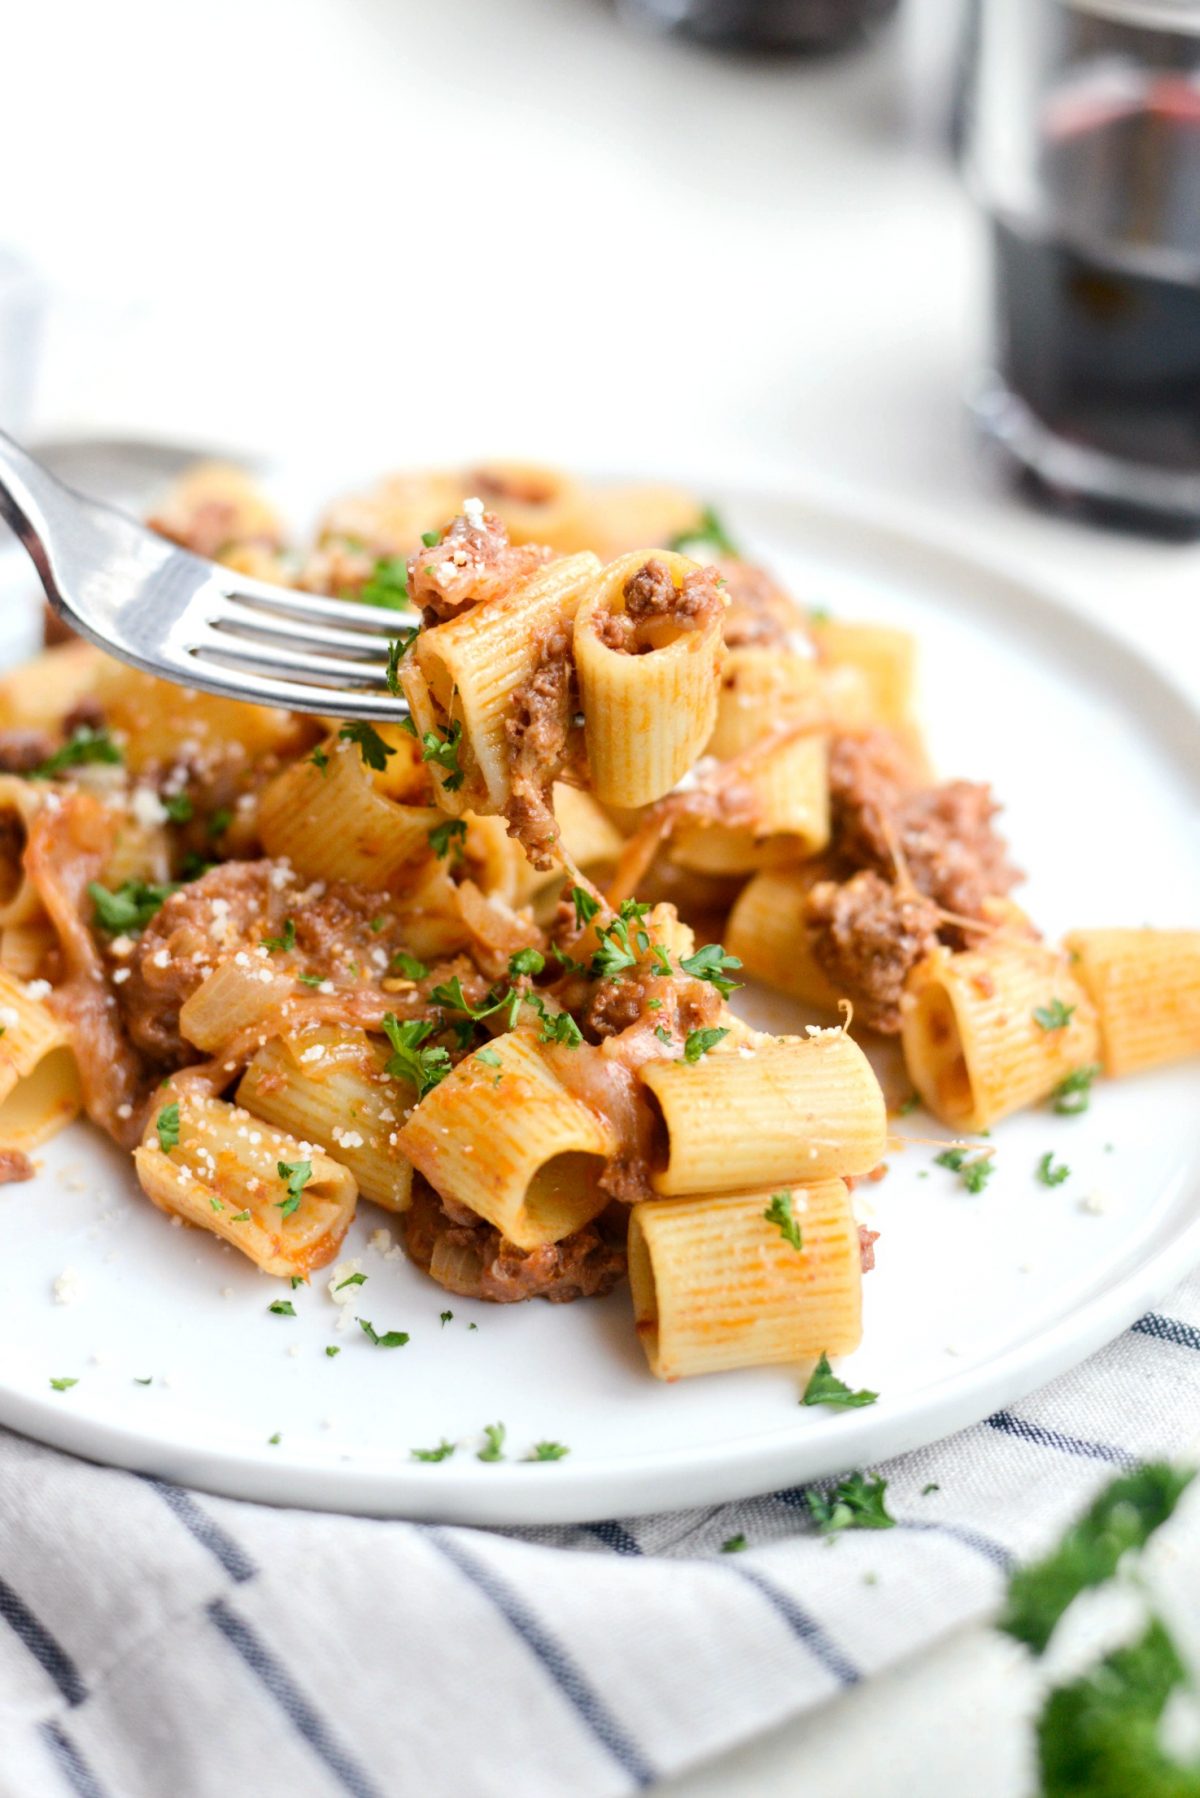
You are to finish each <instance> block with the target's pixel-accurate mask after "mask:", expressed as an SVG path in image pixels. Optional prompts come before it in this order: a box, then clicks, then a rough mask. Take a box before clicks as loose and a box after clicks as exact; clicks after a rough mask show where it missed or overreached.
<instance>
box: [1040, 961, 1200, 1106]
mask: <svg viewBox="0 0 1200 1798" xmlns="http://www.w3.org/2000/svg"><path fill="white" fill-rule="evenodd" d="M1065 947H1066V949H1067V950H1068V952H1069V953H1070V956H1071V960H1072V964H1073V968H1074V972H1075V974H1076V975H1077V976H1078V978H1079V982H1080V984H1081V985H1082V986H1084V987H1086V988H1087V991H1088V993H1089V994H1090V996H1091V999H1092V1003H1093V1004H1094V1005H1095V1007H1096V1011H1097V1013H1098V1015H1099V1019H1100V1047H1101V1051H1102V1054H1103V1059H1104V1068H1105V1072H1106V1073H1108V1074H1112V1075H1114V1076H1116V1075H1120V1074H1136V1073H1137V1072H1138V1071H1139V1070H1140V1069H1142V1068H1153V1067H1158V1066H1159V1065H1160V1064H1161V1063H1162V1062H1166V1061H1182V1060H1183V1059H1184V1057H1185V1056H1188V1055H1200V930H1073V931H1072V932H1071V934H1070V936H1068V937H1067V938H1066V942H1065Z"/></svg>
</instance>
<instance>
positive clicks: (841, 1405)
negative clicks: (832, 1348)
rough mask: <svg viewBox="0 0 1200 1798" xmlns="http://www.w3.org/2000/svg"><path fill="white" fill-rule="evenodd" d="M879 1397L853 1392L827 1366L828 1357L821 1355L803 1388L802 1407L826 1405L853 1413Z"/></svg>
mask: <svg viewBox="0 0 1200 1798" xmlns="http://www.w3.org/2000/svg"><path fill="white" fill-rule="evenodd" d="M878 1397H879V1394H878V1393H877V1392H867V1391H866V1390H865V1389H864V1390H863V1391H861V1392H853V1391H852V1390H851V1389H850V1387H849V1386H847V1385H846V1382H845V1381H844V1380H839V1379H838V1377H837V1375H836V1374H835V1373H834V1372H833V1369H832V1368H831V1367H830V1365H829V1356H828V1355H822V1356H821V1359H820V1360H819V1361H818V1362H817V1365H816V1366H815V1367H814V1368H813V1370H812V1373H811V1374H810V1375H809V1381H808V1385H807V1386H806V1387H805V1388H804V1396H803V1397H802V1398H801V1400H800V1403H801V1404H802V1405H828V1406H829V1407H830V1408H831V1409H833V1410H837V1411H855V1410H858V1409H859V1408H860V1407H861V1406H863V1405H873V1404H874V1403H875V1400H876V1399H877V1398H878Z"/></svg>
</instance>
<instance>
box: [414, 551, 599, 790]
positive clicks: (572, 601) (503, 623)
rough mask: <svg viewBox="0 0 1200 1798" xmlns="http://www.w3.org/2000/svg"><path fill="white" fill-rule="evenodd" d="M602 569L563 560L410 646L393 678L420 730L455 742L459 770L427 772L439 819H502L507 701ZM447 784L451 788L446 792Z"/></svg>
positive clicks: (581, 560)
mask: <svg viewBox="0 0 1200 1798" xmlns="http://www.w3.org/2000/svg"><path fill="white" fill-rule="evenodd" d="M599 566H600V565H599V563H598V562H597V560H596V558H595V556H593V555H578V556H564V557H562V559H561V560H559V561H557V562H550V563H547V564H546V566H545V567H544V568H538V569H536V570H535V571H534V573H532V574H530V575H527V576H526V577H525V578H524V579H523V580H520V581H518V582H517V583H516V584H515V586H514V587H513V588H512V589H511V591H510V592H508V593H503V594H501V595H500V596H499V598H496V599H491V600H488V601H487V602H486V604H484V605H480V606H474V607H472V608H471V610H469V611H467V612H464V613H463V614H462V616H461V617H458V618H451V619H450V620H449V621H448V622H447V623H445V624H438V625H435V626H434V627H433V628H432V629H431V630H424V631H422V632H421V634H420V636H419V637H418V638H417V640H416V645H415V647H414V648H413V650H412V651H411V653H410V654H409V655H407V656H406V657H405V659H404V662H403V664H402V666H401V673H400V680H401V684H402V686H403V688H404V693H405V696H406V698H407V699H408V702H409V705H410V706H411V708H412V715H413V718H414V720H415V722H416V725H417V729H418V730H419V731H420V732H421V733H422V736H424V735H425V734H426V733H428V732H430V731H433V732H434V733H435V734H436V735H437V736H438V737H439V738H440V739H441V740H442V741H443V742H446V741H448V740H449V738H450V735H451V734H452V733H453V732H455V731H459V732H461V736H460V737H459V739H458V745H457V752H456V756H455V761H456V764H457V766H456V768H455V769H454V770H450V769H448V768H445V767H443V766H442V765H441V764H440V763H435V764H431V768H432V772H433V777H434V779H435V780H436V781H437V783H438V786H439V788H440V802H441V804H442V806H443V808H444V810H446V811H448V812H452V813H454V814H455V816H458V815H460V814H461V813H462V812H464V811H466V810H467V809H468V808H472V809H474V810H475V811H490V812H496V811H500V810H502V809H503V806H504V803H505V801H506V800H507V799H508V797H509V792H510V779H509V745H508V734H507V729H506V726H507V723H508V719H509V717H510V714H511V711H512V701H513V697H514V695H515V694H516V693H517V691H518V689H519V688H520V687H521V686H523V685H524V683H525V682H526V681H528V680H529V679H530V678H531V677H532V676H533V674H534V673H535V671H536V670H537V668H538V665H539V662H540V660H541V657H542V654H543V650H544V647H545V645H546V643H547V642H548V641H549V639H550V638H551V637H552V636H553V634H554V633H555V631H556V630H558V629H561V627H562V626H563V625H564V623H569V621H570V620H571V619H572V618H573V617H574V615H575V608H576V607H577V606H578V604H579V601H580V599H581V597H582V596H583V593H584V591H585V590H586V588H587V585H588V583H589V582H590V581H591V580H592V579H593V578H594V576H595V575H596V573H597V571H598V569H599ZM459 774H461V775H462V780H461V782H458V780H457V776H458V775H459ZM447 780H450V781H451V782H454V783H455V784H454V785H453V786H451V787H449V788H448V787H447V785H446V782H447Z"/></svg>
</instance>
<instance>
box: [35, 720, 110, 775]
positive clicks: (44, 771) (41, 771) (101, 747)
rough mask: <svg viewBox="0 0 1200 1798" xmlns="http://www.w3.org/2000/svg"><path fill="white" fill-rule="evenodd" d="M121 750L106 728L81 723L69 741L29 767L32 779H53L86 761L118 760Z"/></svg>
mask: <svg viewBox="0 0 1200 1798" xmlns="http://www.w3.org/2000/svg"><path fill="white" fill-rule="evenodd" d="M122 759H123V758H122V755H121V751H120V750H119V749H118V748H117V745H116V744H115V743H114V742H113V740H112V738H111V737H110V736H109V734H108V732H107V731H106V730H93V729H92V728H91V726H90V725H87V724H81V725H80V726H79V729H78V730H77V731H76V732H75V733H74V735H73V736H72V738H71V740H70V742H69V743H64V744H63V746H62V748H61V749H56V750H55V752H54V754H53V755H52V756H48V757H47V759H46V760H45V761H44V762H41V763H39V765H38V766H37V767H36V768H33V769H31V771H30V778H31V779H32V780H53V779H54V777H55V776H56V775H58V774H63V773H65V772H66V770H67V769H68V768H80V767H82V766H83V765H84V764H85V763H86V762H108V763H113V762H120V761H121V760H122Z"/></svg>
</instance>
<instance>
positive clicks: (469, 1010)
mask: <svg viewBox="0 0 1200 1798" xmlns="http://www.w3.org/2000/svg"><path fill="white" fill-rule="evenodd" d="M429 997H430V1000H431V1001H432V1003H433V1004H434V1005H441V1006H443V1007H444V1008H445V1010H447V1011H461V1012H464V1013H465V1014H466V1016H467V1017H469V1018H476V1019H478V1018H490V1017H491V1015H492V1013H493V1012H494V1011H499V1009H500V1007H501V1006H502V1005H506V1004H507V1003H508V994H507V993H505V994H504V996H503V997H502V998H500V999H495V998H493V997H492V995H491V994H490V993H489V994H488V1000H489V1001H490V1003H484V1004H483V1005H479V1006H475V1005H472V1004H471V1001H470V1000H469V999H468V998H467V995H466V994H465V993H464V992H463V985H462V980H461V979H460V977H459V976H458V975H457V974H456V975H455V976H454V978H453V979H452V980H443V981H442V982H441V983H440V984H439V985H438V986H435V987H432V988H431V989H430V993H429Z"/></svg>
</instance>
